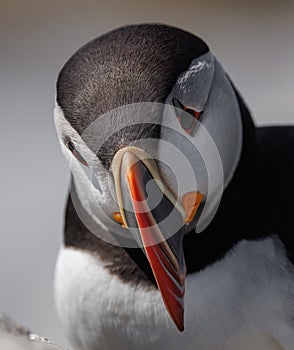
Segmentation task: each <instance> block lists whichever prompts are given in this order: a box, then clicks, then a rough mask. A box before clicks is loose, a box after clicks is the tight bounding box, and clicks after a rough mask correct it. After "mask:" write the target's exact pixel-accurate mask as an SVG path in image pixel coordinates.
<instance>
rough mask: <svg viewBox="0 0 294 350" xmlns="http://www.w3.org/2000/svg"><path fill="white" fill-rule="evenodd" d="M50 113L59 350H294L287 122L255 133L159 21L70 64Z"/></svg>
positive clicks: (200, 57) (235, 102)
mask: <svg viewBox="0 0 294 350" xmlns="http://www.w3.org/2000/svg"><path fill="white" fill-rule="evenodd" d="M54 116H55V124H56V129H57V133H58V138H59V142H60V145H61V149H62V152H63V154H64V155H65V158H66V160H67V162H68V164H69V168H70V174H71V175H70V190H69V196H68V200H67V207H66V213H65V225H64V240H63V244H62V247H61V249H60V252H59V255H58V259H57V264H56V272H55V286H54V291H55V298H56V305H57V310H58V314H59V316H60V319H61V321H62V324H63V327H64V329H65V332H66V334H67V336H68V339H69V341H70V343H71V344H72V347H73V349H79V350H100V349H101V350H102V349H103V350H107V349H112V350H130V349H133V350H135V349H136V350H147V349H148V350H149V349H152V350H159V349H166V350H178V349H185V350H212V349H218V350H245V349H246V350H247V349H251V350H282V349H283V350H293V349H294V227H293V221H292V218H293V215H294V183H293V179H294V158H293V149H294V127H293V126H290V125H289V126H270V127H265V126H262V127H257V126H256V125H255V124H254V121H253V119H252V117H251V113H250V111H249V109H248V107H247V105H246V104H245V102H244V100H243V98H242V97H241V95H240V93H239V91H238V90H237V88H236V87H235V85H234V84H233V82H232V81H231V79H230V77H229V75H228V74H227V73H226V72H225V70H224V68H223V67H222V65H221V63H220V62H219V61H218V60H217V58H216V57H215V56H214V55H213V53H212V52H211V51H210V49H209V47H208V46H207V44H206V43H205V42H204V41H203V40H202V39H200V38H199V37H197V36H195V35H194V34H192V33H189V32H187V31H185V30H182V29H179V28H175V27H171V26H169V25H163V24H134V25H129V26H124V27H121V28H118V29H115V30H112V31H110V32H108V33H106V34H104V35H101V36H99V37H97V38H95V39H93V40H91V41H90V42H88V43H87V44H86V45H84V46H83V47H81V48H80V49H79V50H78V51H77V52H75V53H74V54H73V56H72V57H71V58H70V59H69V60H68V61H67V62H66V64H65V65H64V67H63V68H62V69H61V71H60V73H59V76H58V80H57V87H56V104H55V110H54Z"/></svg>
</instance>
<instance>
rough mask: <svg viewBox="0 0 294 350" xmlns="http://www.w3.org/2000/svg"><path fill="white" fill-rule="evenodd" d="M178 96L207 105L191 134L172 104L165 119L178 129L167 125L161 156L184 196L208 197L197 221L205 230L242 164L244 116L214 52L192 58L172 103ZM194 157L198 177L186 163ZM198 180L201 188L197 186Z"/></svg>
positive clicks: (170, 181) (168, 179) (197, 106)
mask: <svg viewBox="0 0 294 350" xmlns="http://www.w3.org/2000/svg"><path fill="white" fill-rule="evenodd" d="M173 98H176V99H177V100H178V101H180V102H181V103H182V104H183V105H184V106H186V107H189V108H193V109H195V110H198V111H199V110H200V111H202V115H201V119H200V121H199V122H197V126H196V130H195V132H194V133H192V134H191V135H190V134H187V133H185V131H184V130H183V128H182V126H181V124H180V123H179V121H178V120H177V118H176V115H175V112H173V108H172V107H170V106H167V107H166V109H165V113H164V116H163V124H168V123H169V125H170V126H171V127H172V128H173V129H176V130H178V132H177V133H175V132H172V131H171V130H169V129H168V128H165V129H162V132H161V139H163V140H164V143H163V142H160V143H159V150H158V154H159V156H158V157H159V159H161V160H162V163H165V164H168V166H169V169H171V170H172V172H173V173H175V174H180V176H176V178H175V176H171V173H170V170H167V169H166V167H165V166H164V164H163V165H162V166H161V168H160V170H161V173H162V174H163V177H164V179H165V180H166V182H167V183H168V184H169V186H170V187H171V189H172V190H173V191H176V192H177V195H178V196H179V197H183V196H184V195H185V193H187V192H189V191H196V190H197V191H199V192H200V193H202V194H203V195H204V197H205V199H206V202H205V207H204V209H203V211H202V214H201V217H200V220H199V222H198V224H197V228H196V229H197V232H201V231H203V230H204V229H205V228H206V227H207V225H208V224H209V223H210V221H211V220H212V219H213V217H214V215H215V213H216V211H217V208H218V205H219V203H220V200H221V196H222V193H223V190H224V189H225V188H226V187H227V186H228V184H229V183H230V181H231V179H232V177H233V175H234V173H235V170H236V168H237V165H238V162H239V159H240V155H241V149H242V120H241V114H240V109H239V105H238V101H237V98H236V95H235V92H234V90H233V88H232V86H231V83H230V82H229V80H228V79H227V77H226V74H225V72H224V70H223V68H222V66H221V65H220V63H219V62H218V61H217V60H216V59H215V58H214V56H213V55H212V54H211V53H208V54H206V55H203V56H202V57H200V58H198V59H196V60H195V61H193V62H192V64H191V66H190V67H189V69H188V71H187V72H185V73H183V74H182V75H181V76H180V77H179V79H178V81H177V82H176V84H175V86H174V87H173V89H172V91H171V93H170V95H169V96H168V98H167V103H169V104H172V100H173ZM166 142H168V143H170V144H172V145H173V147H175V148H178V149H179V150H180V153H181V155H180V156H179V155H177V153H176V152H173V153H172V154H171V152H170V151H169V150H168V149H167V147H166V145H165V144H166ZM184 158H185V160H187V159H188V161H189V163H190V165H191V167H192V169H193V172H194V176H195V179H193V178H192V176H191V174H190V170H189V169H188V168H187V167H186V166H185V165H184V161H183V160H184ZM195 181H196V183H197V189H196V188H193V186H194V183H195Z"/></svg>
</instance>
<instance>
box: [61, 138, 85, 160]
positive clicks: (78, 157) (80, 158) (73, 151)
mask: <svg viewBox="0 0 294 350" xmlns="http://www.w3.org/2000/svg"><path fill="white" fill-rule="evenodd" d="M66 146H67V148H68V149H69V150H70V151H71V153H72V154H73V155H74V156H75V157H76V158H77V160H78V161H79V162H80V163H82V164H83V165H85V166H89V164H88V163H87V162H86V161H85V159H84V158H83V157H82V156H81V154H80V152H79V151H77V149H76V148H75V146H74V144H73V143H72V142H71V141H70V140H68V141H67V143H66Z"/></svg>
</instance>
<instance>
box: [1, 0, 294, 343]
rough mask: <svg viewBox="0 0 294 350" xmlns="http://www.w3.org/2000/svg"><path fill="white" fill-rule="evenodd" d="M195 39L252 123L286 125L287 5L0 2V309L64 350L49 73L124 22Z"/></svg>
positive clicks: (290, 83)
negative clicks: (56, 283)
mask: <svg viewBox="0 0 294 350" xmlns="http://www.w3.org/2000/svg"><path fill="white" fill-rule="evenodd" d="M138 22H162V23H168V24H173V25H176V26H179V27H182V28H185V29H187V30H190V31H192V32H194V33H197V34H198V35H200V36H201V37H203V38H204V39H205V40H206V41H207V42H208V43H209V45H210V48H211V49H212V51H213V52H214V53H215V54H216V55H217V57H218V58H219V59H220V61H221V62H222V63H223V65H224V67H225V68H226V70H227V71H228V72H229V74H230V75H231V77H232V78H233V80H234V82H235V83H236V85H237V86H238V88H239V89H240V90H241V92H242V94H243V96H244V97H245V99H246V101H247V102H248V104H249V106H250V108H251V110H252V111H253V115H254V118H255V121H256V122H257V123H258V124H273V123H278V124H281V123H294V111H293V100H294V2H293V1H291V0H289V1H265V0H263V1H258V2H257V1H255V0H247V1H221V0H220V1H209V0H208V1H198V0H194V1H193V0H190V1H189V0H181V1H177V2H173V1H172V0H169V1H166V0H164V1H160V0H149V1H148V2H147V1H146V2H140V1H136V0H127V1H118V0H105V1H100V0H96V1H94V0H83V1H82V0H80V1H77V0H71V1H69V0H51V1H41V0H26V1H16V0H9V1H8V0H7V1H3V0H1V1H0V118H1V119H0V120H1V123H0V155H1V166H0V169H1V171H0V237H1V240H0V310H1V311H4V312H6V313H8V314H9V315H10V316H12V317H13V318H15V319H16V320H18V321H19V322H21V323H23V324H24V325H26V326H28V327H30V328H32V329H33V330H34V331H35V332H37V333H40V334H42V335H46V336H47V337H49V338H51V339H52V340H54V341H56V342H58V343H60V344H61V345H66V344H67V341H66V339H65V336H64V334H63V331H62V328H61V325H60V323H59V321H58V318H57V315H56V312H55V308H54V302H53V293H52V283H53V274H54V265H55V259H56V255H57V253H58V249H59V246H60V244H61V239H62V226H63V208H64V203H65V197H66V193H67V186H68V178H69V174H68V170H67V167H66V164H65V162H64V160H63V158H62V155H61V153H60V151H59V147H58V142H57V137H56V134H55V130H54V124H53V117H52V115H53V113H52V112H53V105H54V94H55V81H56V77H57V74H58V71H59V70H60V68H61V67H62V65H63V63H64V62H65V61H66V60H67V59H68V58H69V56H70V55H71V54H72V53H73V52H74V51H75V50H76V49H78V48H79V47H80V46H81V45H82V44H84V43H85V42H87V41H88V40H90V39H92V38H93V37H95V36H97V35H100V34H101V33H103V32H105V31H107V30H110V29H112V28H114V27H117V26H121V25H125V24H128V23H138Z"/></svg>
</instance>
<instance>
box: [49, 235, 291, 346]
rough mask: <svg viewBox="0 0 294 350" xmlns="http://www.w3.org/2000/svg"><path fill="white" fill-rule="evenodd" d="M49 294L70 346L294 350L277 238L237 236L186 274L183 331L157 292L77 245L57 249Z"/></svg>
mask: <svg viewBox="0 0 294 350" xmlns="http://www.w3.org/2000/svg"><path fill="white" fill-rule="evenodd" d="M55 293H56V300H57V307H58V311H59V314H60V317H61V319H62V321H63V323H64V326H65V329H66V331H67V334H68V336H69V338H70V340H71V342H72V343H73V345H74V346H75V347H76V349H81V350H100V349H101V350H108V349H111V350H132V349H134V350H135V349H136V350H147V349H152V350H159V349H167V350H178V349H183V350H214V349H217V350H247V349H250V350H281V349H286V350H292V349H294V321H293V317H294V302H293V301H294V272H293V270H292V267H291V265H290V264H289V263H288V262H287V259H286V258H285V253H284V251H283V249H282V247H281V245H280V244H279V241H278V240H275V239H266V240H263V241H260V242H247V241H243V242H241V243H240V244H239V245H238V246H237V247H236V248H235V249H234V251H233V252H231V253H230V254H229V255H227V256H226V257H225V258H224V259H223V260H222V261H220V262H218V263H216V264H214V265H213V266H211V267H209V268H207V269H205V270H203V271H202V272H200V273H197V274H192V275H189V276H188V278H187V284H186V299H185V310H186V311H185V326H186V329H185V331H184V332H183V333H179V332H178V331H177V330H176V328H175V326H174V325H173V324H172V322H171V321H170V319H169V317H168V315H167V312H166V310H165V308H164V305H163V302H162V300H161V297H160V294H159V292H158V291H157V290H155V289H149V290H148V289H146V288H142V287H141V286H139V285H138V286H136V285H133V284H126V283H124V282H122V281H121V280H120V279H119V278H118V277H117V276H115V275H112V274H110V273H109V271H108V270H107V268H106V267H105V265H104V263H102V262H100V261H99V260H98V259H97V258H96V257H94V256H92V255H90V254H87V253H85V252H83V251H79V250H75V249H62V250H61V252H60V255H59V259H58V262H57V267H56V283H55ZM291 320H292V321H291Z"/></svg>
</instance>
